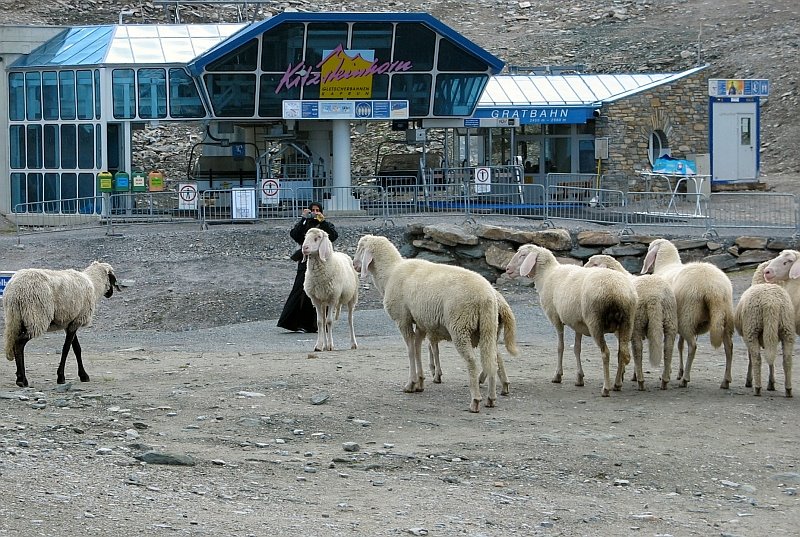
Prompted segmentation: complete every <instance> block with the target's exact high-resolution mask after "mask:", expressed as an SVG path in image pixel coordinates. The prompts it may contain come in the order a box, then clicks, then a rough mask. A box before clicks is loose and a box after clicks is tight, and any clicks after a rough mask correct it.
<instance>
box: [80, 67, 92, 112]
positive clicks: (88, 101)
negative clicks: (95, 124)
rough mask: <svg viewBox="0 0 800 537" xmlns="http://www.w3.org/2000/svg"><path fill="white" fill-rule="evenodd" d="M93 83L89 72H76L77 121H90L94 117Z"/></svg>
mask: <svg viewBox="0 0 800 537" xmlns="http://www.w3.org/2000/svg"><path fill="white" fill-rule="evenodd" d="M93 94H94V81H93V80H92V72H91V71H78V85H77V98H78V119H92V118H93V117H94V106H93V104H94V99H93V98H92V97H93Z"/></svg>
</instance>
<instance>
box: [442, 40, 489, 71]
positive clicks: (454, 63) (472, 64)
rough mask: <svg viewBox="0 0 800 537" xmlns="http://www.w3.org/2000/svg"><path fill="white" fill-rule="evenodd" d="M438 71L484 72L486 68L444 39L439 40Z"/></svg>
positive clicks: (483, 64)
mask: <svg viewBox="0 0 800 537" xmlns="http://www.w3.org/2000/svg"><path fill="white" fill-rule="evenodd" d="M437 69H438V70H439V71H478V72H481V71H483V72H486V70H487V69H488V66H487V65H486V63H484V62H483V61H482V60H480V59H478V58H477V57H475V56H473V55H472V54H470V53H468V52H467V51H465V50H464V49H462V48H459V47H457V46H456V45H455V44H453V43H452V42H450V41H448V40H446V39H440V40H439V61H438V65H437Z"/></svg>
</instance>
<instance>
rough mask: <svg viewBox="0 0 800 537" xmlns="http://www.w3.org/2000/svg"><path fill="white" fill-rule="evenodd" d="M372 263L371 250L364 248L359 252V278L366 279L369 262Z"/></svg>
mask: <svg viewBox="0 0 800 537" xmlns="http://www.w3.org/2000/svg"><path fill="white" fill-rule="evenodd" d="M370 263H372V252H370V251H369V250H364V252H363V253H362V254H361V279H362V280H365V279H367V275H368V274H369V264H370Z"/></svg>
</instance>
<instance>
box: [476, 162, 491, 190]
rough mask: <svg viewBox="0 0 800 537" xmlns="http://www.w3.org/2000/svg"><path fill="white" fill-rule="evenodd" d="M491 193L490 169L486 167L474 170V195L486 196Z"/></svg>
mask: <svg viewBox="0 0 800 537" xmlns="http://www.w3.org/2000/svg"><path fill="white" fill-rule="evenodd" d="M491 191H492V169H491V168H489V167H488V166H479V167H477V168H475V193H476V194H488V193H490V192H491Z"/></svg>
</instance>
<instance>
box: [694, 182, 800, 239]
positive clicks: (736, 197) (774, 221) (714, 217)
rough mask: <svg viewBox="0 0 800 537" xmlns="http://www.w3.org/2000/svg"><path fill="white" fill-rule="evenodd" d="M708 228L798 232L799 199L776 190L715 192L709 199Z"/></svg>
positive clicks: (715, 229) (717, 231) (717, 230)
mask: <svg viewBox="0 0 800 537" xmlns="http://www.w3.org/2000/svg"><path fill="white" fill-rule="evenodd" d="M708 211H709V229H710V231H712V232H714V233H717V234H718V233H719V230H722V229H725V230H729V231H734V230H737V231H738V232H743V233H744V232H748V231H750V232H752V230H754V229H765V230H776V231H777V230H780V231H783V232H786V233H791V234H793V235H794V234H795V233H797V227H798V220H797V211H798V209H797V200H796V198H795V196H794V195H793V194H785V193H777V192H758V193H752V192H747V193H744V192H715V193H713V194H711V196H710V200H709V202H708Z"/></svg>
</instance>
